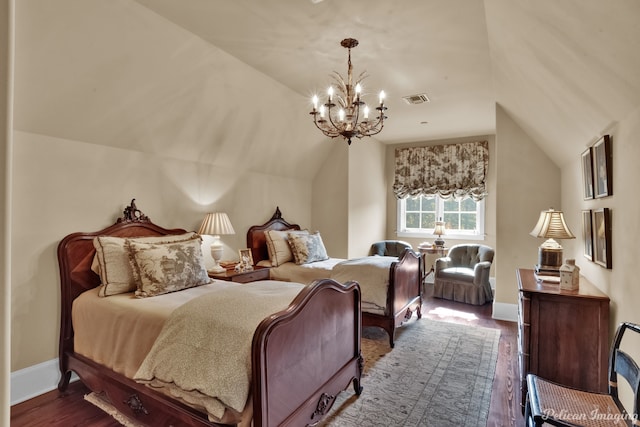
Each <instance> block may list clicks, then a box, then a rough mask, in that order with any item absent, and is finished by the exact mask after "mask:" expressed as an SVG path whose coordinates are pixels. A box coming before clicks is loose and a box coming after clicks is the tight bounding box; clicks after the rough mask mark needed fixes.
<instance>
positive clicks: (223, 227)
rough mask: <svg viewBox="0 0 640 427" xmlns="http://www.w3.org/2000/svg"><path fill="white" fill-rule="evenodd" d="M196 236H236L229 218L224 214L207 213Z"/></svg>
mask: <svg viewBox="0 0 640 427" xmlns="http://www.w3.org/2000/svg"><path fill="white" fill-rule="evenodd" d="M198 234H204V235H207V236H219V235H221V234H236V232H235V230H234V229H233V226H232V225H231V221H229V217H228V216H227V214H226V213H224V212H213V213H208V214H207V215H206V216H205V217H204V220H202V224H200V228H199V229H198Z"/></svg>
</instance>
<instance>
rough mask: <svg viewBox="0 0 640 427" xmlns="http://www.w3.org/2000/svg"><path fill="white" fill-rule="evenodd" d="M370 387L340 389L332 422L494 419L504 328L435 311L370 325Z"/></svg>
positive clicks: (366, 381)
mask: <svg viewBox="0 0 640 427" xmlns="http://www.w3.org/2000/svg"><path fill="white" fill-rule="evenodd" d="M363 335H364V336H363V340H362V353H363V355H364V356H365V358H366V362H365V375H364V378H363V380H362V385H363V387H364V390H363V392H362V394H361V395H360V396H359V397H357V396H356V395H355V393H354V392H353V391H352V389H350V390H348V391H347V392H345V393H341V395H340V396H338V400H337V401H336V403H335V404H334V407H333V408H332V412H331V413H330V415H329V417H328V418H327V420H326V421H325V424H323V425H324V426H332V427H334V426H336V427H342V426H349V427H351V426H371V427H374V426H380V427H387V426H407V427H409V426H434V427H447V426H469V427H471V426H473V427H475V426H483V427H484V426H486V424H487V416H488V414H489V404H490V401H491V388H492V386H493V378H494V374H495V368H496V361H497V359H498V343H499V341H500V331H499V330H497V329H488V328H482V327H470V326H466V325H460V324H455V323H447V322H438V321H433V320H428V319H420V320H416V318H415V316H414V318H413V320H412V321H410V322H409V323H407V324H405V325H404V326H402V327H400V328H399V329H398V330H397V331H396V345H395V348H394V349H393V350H391V349H390V348H389V343H388V337H387V334H386V333H385V332H384V331H382V330H379V329H377V328H371V329H369V328H368V329H365V331H364V333H363Z"/></svg>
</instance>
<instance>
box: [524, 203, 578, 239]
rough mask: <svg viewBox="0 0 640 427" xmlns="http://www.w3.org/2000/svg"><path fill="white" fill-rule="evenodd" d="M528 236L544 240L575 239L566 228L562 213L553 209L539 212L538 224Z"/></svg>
mask: <svg viewBox="0 0 640 427" xmlns="http://www.w3.org/2000/svg"><path fill="white" fill-rule="evenodd" d="M529 234H531V235H532V236H533V237H542V238H544V239H575V237H576V236H574V235H573V233H571V231H570V230H569V227H567V223H566V222H565V221H564V215H563V213H562V211H556V210H553V209H549V210H548V211H542V212H540V218H538V223H537V224H536V226H535V227H533V230H531V233H529Z"/></svg>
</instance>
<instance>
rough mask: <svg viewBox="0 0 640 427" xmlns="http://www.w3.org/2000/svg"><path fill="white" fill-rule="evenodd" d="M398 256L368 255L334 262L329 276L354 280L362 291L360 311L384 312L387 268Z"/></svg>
mask: <svg viewBox="0 0 640 427" xmlns="http://www.w3.org/2000/svg"><path fill="white" fill-rule="evenodd" d="M396 261H398V257H387V256H368V257H364V258H354V259H349V260H346V261H343V262H340V263H338V264H336V266H335V267H333V270H332V271H331V278H332V279H334V280H337V281H338V282H340V283H345V282H346V281H348V280H355V281H357V282H358V283H359V284H360V289H361V291H362V311H363V312H366V313H374V314H385V310H386V306H387V293H388V289H389V275H390V272H389V269H390V267H391V264H392V263H394V262H396Z"/></svg>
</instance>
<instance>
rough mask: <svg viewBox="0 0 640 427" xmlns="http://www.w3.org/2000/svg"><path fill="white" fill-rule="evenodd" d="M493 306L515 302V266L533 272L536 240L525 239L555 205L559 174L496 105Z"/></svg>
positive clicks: (559, 206) (558, 200)
mask: <svg viewBox="0 0 640 427" xmlns="http://www.w3.org/2000/svg"><path fill="white" fill-rule="evenodd" d="M496 130H497V131H496V154H497V155H496V160H497V162H496V163H497V183H498V184H497V186H496V194H497V199H496V205H497V214H496V224H497V226H496V235H497V243H496V245H497V253H499V254H500V255H499V257H500V258H499V262H498V265H497V270H496V283H497V286H496V298H495V299H496V302H503V303H509V304H517V302H518V288H517V283H516V276H515V274H516V273H515V272H516V269H517V268H522V267H525V268H533V266H534V265H535V264H536V262H537V254H538V246H539V245H540V243H542V242H541V241H540V240H538V239H536V238H534V237H532V236H530V235H529V232H531V230H532V229H533V227H534V225H535V224H536V222H537V221H538V216H539V215H540V211H542V210H545V209H549V208H551V207H553V208H554V209H561V208H562V206H561V205H560V170H559V169H558V167H557V166H556V165H555V164H554V163H553V161H552V160H551V159H549V158H548V157H547V155H546V154H544V153H543V152H542V150H540V147H538V145H536V143H535V141H533V140H532V139H531V138H530V137H529V136H528V135H527V134H526V133H525V132H524V131H523V130H522V129H521V128H520V127H519V126H518V125H517V124H516V123H515V122H514V121H513V120H512V118H511V117H510V116H509V114H508V113H507V112H506V111H505V110H504V109H503V108H502V107H501V106H500V105H497V106H496Z"/></svg>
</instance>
